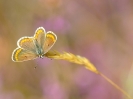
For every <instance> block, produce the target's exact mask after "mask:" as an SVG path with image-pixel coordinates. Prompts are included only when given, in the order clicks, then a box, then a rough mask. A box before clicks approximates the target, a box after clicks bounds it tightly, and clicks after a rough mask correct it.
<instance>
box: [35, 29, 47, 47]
mask: <svg viewBox="0 0 133 99" xmlns="http://www.w3.org/2000/svg"><path fill="white" fill-rule="evenodd" d="M45 36H46V32H45V29H44V28H43V27H39V28H37V30H36V31H35V35H34V39H35V44H36V47H37V48H39V49H42V47H43V45H44V40H45Z"/></svg>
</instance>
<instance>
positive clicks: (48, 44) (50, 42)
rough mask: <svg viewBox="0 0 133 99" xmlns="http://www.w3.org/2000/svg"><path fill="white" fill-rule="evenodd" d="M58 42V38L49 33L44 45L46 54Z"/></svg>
mask: <svg viewBox="0 0 133 99" xmlns="http://www.w3.org/2000/svg"><path fill="white" fill-rule="evenodd" d="M56 40H57V36H56V35H55V34H54V33H53V32H51V31H48V32H47V34H46V38H45V41H44V45H43V51H44V52H43V53H44V54H45V53H46V52H48V51H49V50H50V49H51V48H52V46H53V45H54V43H55V42H56Z"/></svg>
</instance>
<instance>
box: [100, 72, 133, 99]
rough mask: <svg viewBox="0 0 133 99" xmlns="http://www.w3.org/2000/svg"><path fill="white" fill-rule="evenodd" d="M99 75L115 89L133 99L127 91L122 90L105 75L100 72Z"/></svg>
mask: <svg viewBox="0 0 133 99" xmlns="http://www.w3.org/2000/svg"><path fill="white" fill-rule="evenodd" d="M99 75H101V76H102V77H103V78H104V79H105V80H106V81H108V82H109V83H110V84H111V85H113V86H114V87H115V88H117V89H118V90H119V91H121V92H122V93H123V94H124V95H125V96H127V97H128V98H129V99H132V97H131V96H130V95H129V94H128V93H127V92H126V91H124V90H123V89H121V88H120V87H119V86H118V85H116V84H115V83H114V82H113V81H111V80H110V79H109V78H107V77H106V76H105V75H104V74H102V73H100V72H99Z"/></svg>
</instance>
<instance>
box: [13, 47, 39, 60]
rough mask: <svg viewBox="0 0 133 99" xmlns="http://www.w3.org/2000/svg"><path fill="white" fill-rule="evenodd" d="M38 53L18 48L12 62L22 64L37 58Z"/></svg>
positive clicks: (14, 52)
mask: <svg viewBox="0 0 133 99" xmlns="http://www.w3.org/2000/svg"><path fill="white" fill-rule="evenodd" d="M37 57H38V56H37V55H36V53H34V52H33V51H30V50H26V49H23V48H16V49H15V50H14V51H13V53H12V60H13V61H15V62H22V61H27V60H32V59H35V58H37Z"/></svg>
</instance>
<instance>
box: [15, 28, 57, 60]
mask: <svg viewBox="0 0 133 99" xmlns="http://www.w3.org/2000/svg"><path fill="white" fill-rule="evenodd" d="M56 40H57V36H56V35H55V34H54V33H53V32H51V31H48V32H47V33H46V32H45V29H44V28H43V27H39V28H38V29H37V30H36V32H35V34H34V36H33V37H22V38H20V39H19V40H18V42H17V45H18V47H17V48H16V49H15V50H14V51H13V53H12V60H13V61H15V62H22V61H27V60H32V59H35V58H37V57H39V58H43V57H44V54H45V53H47V52H48V51H49V50H50V49H51V47H52V46H53V45H54V43H55V42H56Z"/></svg>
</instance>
